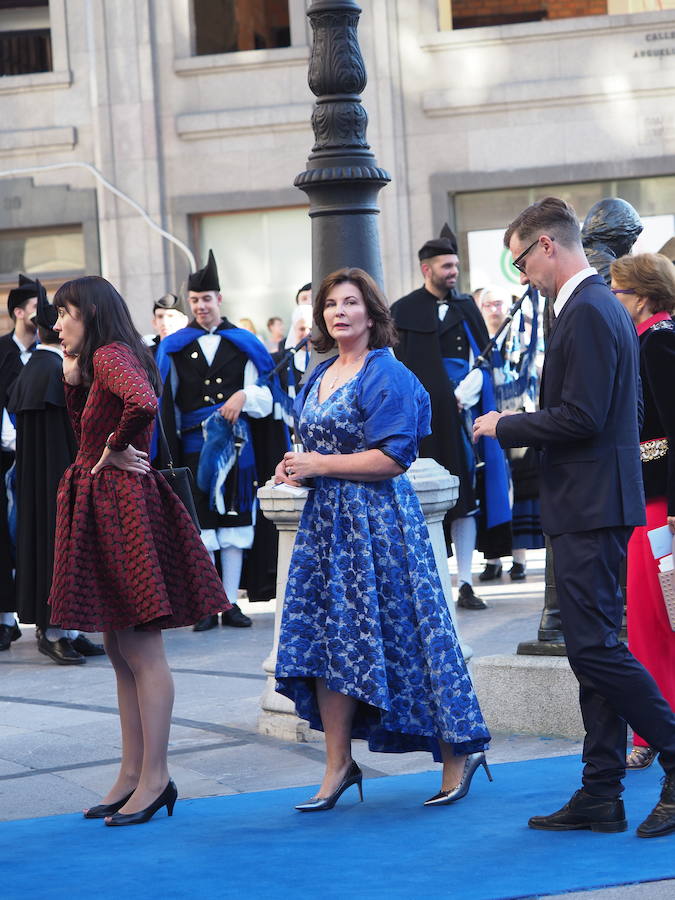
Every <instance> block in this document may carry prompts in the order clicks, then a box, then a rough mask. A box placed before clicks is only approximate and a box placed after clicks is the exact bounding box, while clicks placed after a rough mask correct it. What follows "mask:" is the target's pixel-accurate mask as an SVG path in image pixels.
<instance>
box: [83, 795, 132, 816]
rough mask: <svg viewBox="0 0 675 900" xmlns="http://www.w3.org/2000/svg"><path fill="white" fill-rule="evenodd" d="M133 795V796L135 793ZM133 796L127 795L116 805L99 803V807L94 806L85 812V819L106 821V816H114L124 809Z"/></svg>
mask: <svg viewBox="0 0 675 900" xmlns="http://www.w3.org/2000/svg"><path fill="white" fill-rule="evenodd" d="M134 790H135V788H134ZM131 794H133V791H132V792H131ZM131 794H127V795H126V797H122V799H121V800H117V801H116V802H115V803H99V804H98V806H92V807H91V809H88V810H87V811H86V812H85V814H84V817H85V819H105V817H106V816H112V815H113V814H114V813H116V812H117V811H118V810H120V809H122V807H123V806H124V804H125V803H126V802H127V800H129V799H130V798H131Z"/></svg>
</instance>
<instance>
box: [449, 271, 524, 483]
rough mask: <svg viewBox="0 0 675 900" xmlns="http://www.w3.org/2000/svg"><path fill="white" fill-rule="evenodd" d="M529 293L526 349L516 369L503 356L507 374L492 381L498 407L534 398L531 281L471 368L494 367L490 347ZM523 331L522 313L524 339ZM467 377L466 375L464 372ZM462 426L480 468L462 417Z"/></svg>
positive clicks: (519, 332) (497, 339)
mask: <svg viewBox="0 0 675 900" xmlns="http://www.w3.org/2000/svg"><path fill="white" fill-rule="evenodd" d="M528 297H529V299H530V302H531V304H532V325H531V332H530V339H529V341H528V343H527V346H526V347H525V349H524V350H523V351H522V353H520V356H519V359H518V362H517V365H516V368H515V371H514V370H513V369H512V368H511V366H510V361H509V360H508V359H506V358H504V360H503V367H504V368H505V369H506V373H505V374H506V375H507V378H506V380H505V381H504V383H503V384H495V385H493V392H494V401H495V406H496V408H497V409H498V410H502V409H504V407H505V406H506V405H507V404H513V403H514V402H516V401H517V400H518V398H521V397H524V396H525V395H529V396H531V397H532V398H533V399H534V394H535V392H536V384H537V376H536V371H535V366H536V359H537V346H538V340H539V292H538V291H537V289H536V288H533V287H532V285H528V288H527V290H526V291H525V293H524V294H523V295H522V297H520V298H519V299H518V300H516V302H515V303H514V304H513V305H512V306H511V308H510V309H509V311H508V313H507V314H506V316H505V317H504V321H503V322H502V323H501V325H500V326H499V328H498V329H497V331H496V333H495V334H494V335H493V336H492V337H491V338H490V340H489V341H488V343H487V344H486V345H485V347H484V348H483V350H482V351H481V352H480V353H479V354H478V356H476V357H474V361H473V366H472V367H471V372H473V371H474V370H483V371H488V372H490V374H491V372H492V370H493V369H494V368H495V361H494V359H493V355H494V354H493V351H494V350H495V349H496V348H497V345H498V342H499V338H500V337H501V335H502V334H503V333H504V331H506V329H507V328H508V327H509V326H510V325H511V323H512V322H513V320H514V318H515V317H516V315H517V314H518V313H519V312H520V310H521V307H522V305H523V303H524V302H525V300H527V299H528ZM524 331H525V317H524V316H521V319H520V325H519V329H518V334H519V338H520V340H522V339H523V336H524ZM467 377H468V375H467ZM462 422H463V426H464V428H465V430H466V433H467V437H468V438H469V442H470V444H471V446H472V448H473V455H474V465H475V467H476V469H481V468H482V467H483V466H484V465H485V463H484V462H483V460H482V459H481V458H480V454H479V452H478V448H477V446H476V444H474V443H473V436H472V434H471V430H470V428H469V425H468V423H467V422H466V421H465V420H464V419H463V420H462Z"/></svg>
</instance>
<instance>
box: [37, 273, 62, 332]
mask: <svg viewBox="0 0 675 900" xmlns="http://www.w3.org/2000/svg"><path fill="white" fill-rule="evenodd" d="M35 287H36V289H37V311H36V313H35V315H34V316H33V321H34V322H35V324H36V325H39V326H40V327H41V328H47V329H49V331H54V325H55V324H56V320H57V319H58V317H59V314H58V313H57V311H56V307H55V306H52V304H51V303H50V302H49V301H48V300H47V291H46V290H45V289H44V286H43V285H42V284H41V282H39V281H38V280H37V278H36V279H35ZM54 333H55V334H56V332H54Z"/></svg>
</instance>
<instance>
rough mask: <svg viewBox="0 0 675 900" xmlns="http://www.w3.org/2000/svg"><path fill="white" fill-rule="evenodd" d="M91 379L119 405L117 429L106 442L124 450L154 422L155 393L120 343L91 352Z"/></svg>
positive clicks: (112, 447) (139, 366) (131, 354)
mask: <svg viewBox="0 0 675 900" xmlns="http://www.w3.org/2000/svg"><path fill="white" fill-rule="evenodd" d="M93 363H94V379H95V381H97V382H98V383H99V384H100V385H101V387H103V388H105V390H108V391H110V392H111V393H112V394H115V396H116V397H119V398H120V400H121V401H122V404H123V409H122V415H121V417H120V420H119V423H118V425H117V428H116V429H115V430H114V431H113V433H112V435H111V436H110V438H109V440H108V442H107V444H108V446H109V447H110V449H111V450H126V448H127V447H128V446H129V444H130V443H132V441H133V440H134V438H135V437H136V435H137V434H139V432H141V431H142V430H143V429H144V428H146V427H147V426H148V425H149V424H150V423H151V422H153V421H154V419H155V416H156V415H157V396H156V395H155V392H154V390H153V389H152V385H151V384H150V381H149V380H148V376H147V374H146V372H145V369H144V368H143V366H142V365H141V364H140V363H139V362H138V360H137V359H136V357H135V356H134V354H133V353H132V352H131V350H129V348H128V347H125V346H124V345H123V344H107V345H106V346H105V347H99V349H98V350H97V351H96V353H94V359H93Z"/></svg>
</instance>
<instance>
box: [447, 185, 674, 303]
mask: <svg viewBox="0 0 675 900" xmlns="http://www.w3.org/2000/svg"><path fill="white" fill-rule="evenodd" d="M547 196H553V197H562V198H563V199H564V200H567V201H568V202H569V203H571V204H572V206H573V207H574V209H575V210H576V212H577V215H578V216H579V219H580V220H581V222H583V220H584V217H585V216H586V214H587V213H588V210H589V209H590V208H591V206H593V204H594V203H596V202H597V201H598V200H602V199H603V197H621V198H622V199H623V200H627V201H628V202H629V203H631V204H632V205H633V206H634V207H635V209H636V210H637V211H638V213H639V215H640V218H641V219H642V224H643V226H644V230H643V232H642V234H641V235H640V237H639V238H638V240H637V241H636V243H635V245H634V248H633V252H634V253H656V252H658V251H659V250H660V249H661V247H663V246H664V244H665V243H666V242H667V241H668V240H669V239H670V238H672V237H673V235H674V234H675V176H664V177H659V178H630V179H623V180H617V181H593V182H579V183H577V184H550V185H544V186H539V187H532V188H527V187H523V188H507V189H504V190H495V191H472V192H467V193H459V194H455V196H454V198H451V199H452V200H454V209H455V216H456V224H457V230H458V237H459V241H460V258H461V259H462V262H463V266H462V273H461V279H462V289H463V290H475V289H476V288H480V287H484V286H485V285H486V284H503V285H508V286H509V287H511V288H513V290H514V291H516V290H517V286H518V285H519V284H520V276H519V274H518V272H517V271H516V270H515V269H514V268H513V266H512V265H511V254H510V253H509V251H508V250H507V249H506V248H505V247H504V245H503V239H504V231H505V229H506V227H507V226H508V224H509V223H510V222H512V221H513V219H515V217H516V216H517V215H518V213H519V212H521V210H523V209H525V207H526V206H529V205H530V203H534V202H535V201H536V200H541V199H542V198H543V197H547Z"/></svg>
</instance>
